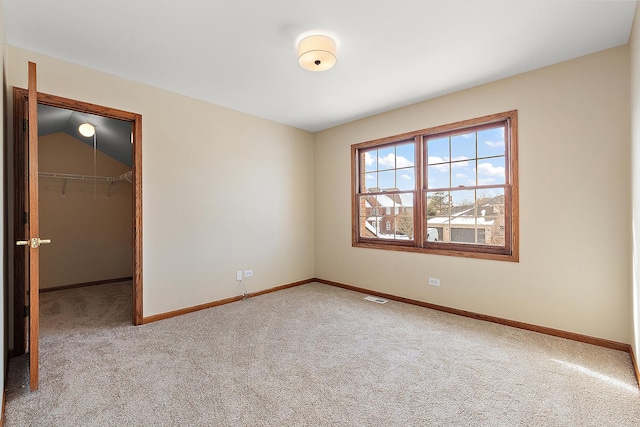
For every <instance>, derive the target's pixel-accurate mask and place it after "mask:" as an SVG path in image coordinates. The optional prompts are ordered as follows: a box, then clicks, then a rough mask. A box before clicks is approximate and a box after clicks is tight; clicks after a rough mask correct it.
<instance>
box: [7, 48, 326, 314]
mask: <svg viewBox="0 0 640 427" xmlns="http://www.w3.org/2000/svg"><path fill="white" fill-rule="evenodd" d="M8 49H9V59H10V66H9V73H8V79H9V84H10V85H15V86H20V87H25V86H26V83H27V61H29V60H31V61H34V62H36V63H37V65H38V89H39V90H40V91H41V92H46V93H51V94H54V95H58V96H63V97H67V98H72V99H77V100H80V101H84V102H90V103H94V104H98V105H104V106H108V107H112V108H118V109H122V110H126V111H131V112H135V113H139V114H142V158H143V159H142V164H143V166H142V175H143V180H142V185H143V224H144V226H143V312H144V316H151V315H154V314H158V313H163V312H167V311H170V310H176V309H180V308H184V307H190V306H193V305H197V304H203V303H206V302H210V301H217V300H220V299H223V298H228V297H231V296H235V295H239V294H240V293H241V288H240V286H239V285H238V284H237V283H236V281H235V271H236V270H245V269H253V271H254V276H253V277H251V278H249V279H247V280H245V281H246V283H247V287H248V289H249V291H250V292H251V291H257V290H262V289H267V288H270V287H274V286H278V285H282V284H285V283H291V282H295V281H298V280H303V279H307V278H310V277H313V274H314V246H313V232H314V228H313V223H314V210H313V187H314V183H313V178H314V177H313V135H312V134H310V133H308V132H304V131H301V130H298V129H294V128H291V127H289V126H284V125H281V124H277V123H274V122H271V121H268V120H264V119H260V118H256V117H253V116H249V115H246V114H243V113H239V112H236V111H232V110H229V109H226V108H223V107H219V106H215V105H211V104H208V103H205V102H202V101H198V100H195V99H192V98H188V97H185V96H181V95H177V94H175V93H171V92H167V91H163V90H159V89H156V88H153V87H150V86H146V85H143V84H140V83H136V82H132V81H130V80H125V79H121V78H118V77H115V76H112V75H108V74H105V73H101V72H98V71H95V70H91V69H88V68H85V67H81V66H78V65H74V64H71V63H68V62H65V61H61V60H57V59H54V58H51V57H47V56H43V55H40V54H36V53H33V52H29V51H26V50H23V49H18V48H14V47H11V46H9V48H8ZM150 72H152V70H150ZM256 96H259V94H256ZM274 102H277V100H274Z"/></svg>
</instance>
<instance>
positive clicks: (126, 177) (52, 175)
mask: <svg viewBox="0 0 640 427" xmlns="http://www.w3.org/2000/svg"><path fill="white" fill-rule="evenodd" d="M38 176H39V177H40V178H58V179H76V180H80V181H104V182H116V181H128V182H131V180H130V179H131V172H130V171H129V172H127V173H123V174H122V175H120V176H119V177H117V178H113V177H110V176H92V175H74V174H70V173H51V172H39V173H38Z"/></svg>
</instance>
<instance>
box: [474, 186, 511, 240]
mask: <svg viewBox="0 0 640 427" xmlns="http://www.w3.org/2000/svg"><path fill="white" fill-rule="evenodd" d="M504 209H505V206H504V188H494V189H488V190H479V191H478V201H477V212H478V228H479V229H482V230H484V239H485V241H484V242H483V243H485V244H487V245H493V246H504V244H505V238H504V225H505V219H504V218H505V215H504V212H505V210H504Z"/></svg>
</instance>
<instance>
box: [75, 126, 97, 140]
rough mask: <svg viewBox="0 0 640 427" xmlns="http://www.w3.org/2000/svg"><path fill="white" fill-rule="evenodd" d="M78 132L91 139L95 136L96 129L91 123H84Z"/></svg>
mask: <svg viewBox="0 0 640 427" xmlns="http://www.w3.org/2000/svg"><path fill="white" fill-rule="evenodd" d="M78 132H80V134H81V135H82V136H86V137H87V138H89V137H90V136H93V135H95V133H96V128H95V126H93V125H92V124H91V123H82V124H81V125H80V126H78Z"/></svg>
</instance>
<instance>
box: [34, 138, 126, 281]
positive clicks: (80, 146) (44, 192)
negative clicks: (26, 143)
mask: <svg viewBox="0 0 640 427" xmlns="http://www.w3.org/2000/svg"><path fill="white" fill-rule="evenodd" d="M127 143H128V141H127ZM38 149H39V162H38V166H39V167H40V171H41V172H54V173H62V174H78V175H93V149H92V148H91V147H89V146H88V145H87V144H85V143H83V142H82V141H79V140H77V139H75V138H73V137H71V136H69V135H67V134H66V133H57V134H53V135H47V136H43V137H40V138H39V141H38ZM96 154H97V155H96V175H98V176H106V177H118V176H120V175H121V174H123V173H125V172H127V171H129V170H131V168H130V167H129V166H127V165H125V164H122V163H120V162H118V161H117V160H115V159H113V158H111V157H109V156H107V155H105V154H102V153H101V152H100V151H98V152H97V153H96ZM63 191H64V197H63ZM39 196H40V200H39V201H40V235H41V236H43V238H50V239H51V240H52V242H53V243H52V244H51V245H44V246H42V247H41V249H40V287H41V288H49V287H53V286H64V285H70V284H76V283H85V282H93V281H97V280H105V279H114V278H119V277H128V276H131V275H132V273H133V250H132V238H131V236H132V232H133V231H132V224H133V222H132V215H133V209H132V204H133V199H132V188H131V184H130V183H129V182H128V181H119V182H116V183H114V184H110V183H108V182H96V183H95V186H94V182H93V181H74V180H67V182H66V185H65V183H64V181H63V180H61V179H52V178H40V186H39Z"/></svg>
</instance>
